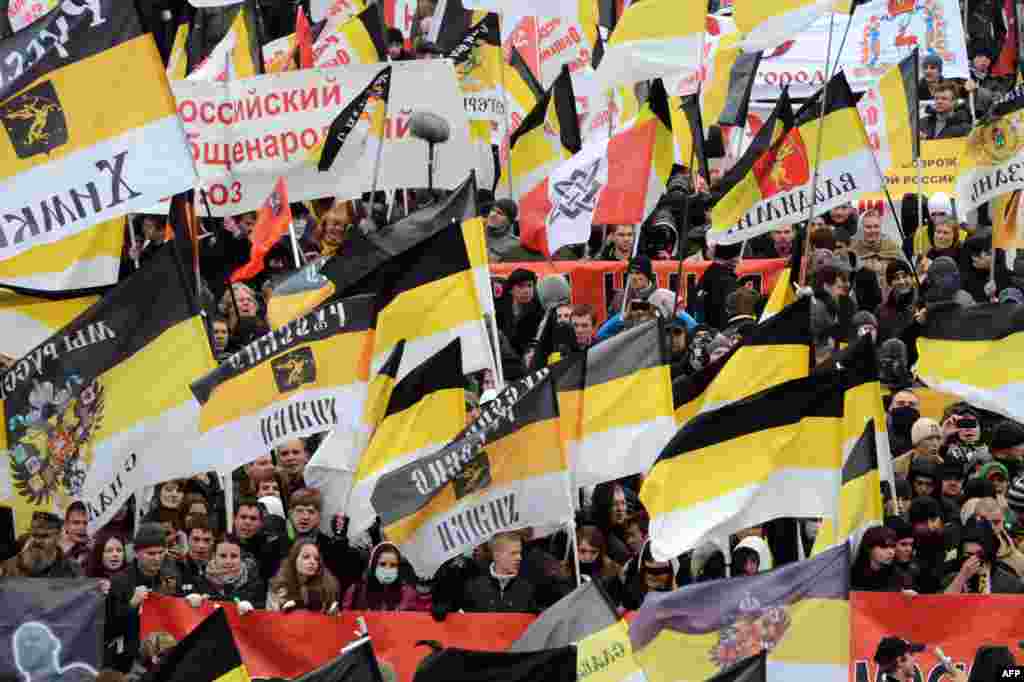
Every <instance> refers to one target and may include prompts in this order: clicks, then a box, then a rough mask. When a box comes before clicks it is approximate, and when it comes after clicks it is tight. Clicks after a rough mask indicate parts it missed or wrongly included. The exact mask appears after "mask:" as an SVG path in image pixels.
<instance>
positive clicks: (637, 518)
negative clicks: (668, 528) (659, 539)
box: [622, 509, 651, 535]
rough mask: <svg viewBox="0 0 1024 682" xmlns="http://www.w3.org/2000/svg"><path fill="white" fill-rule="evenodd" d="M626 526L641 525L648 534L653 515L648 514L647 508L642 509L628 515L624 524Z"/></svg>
mask: <svg viewBox="0 0 1024 682" xmlns="http://www.w3.org/2000/svg"><path fill="white" fill-rule="evenodd" d="M622 525H623V527H624V528H629V527H630V526H639V527H640V530H642V531H643V532H644V535H646V534H647V533H648V532H649V529H650V526H651V517H650V516H648V515H647V510H646V509H640V510H639V511H636V512H634V513H632V514H630V515H629V516H627V517H626V523H624V524H622Z"/></svg>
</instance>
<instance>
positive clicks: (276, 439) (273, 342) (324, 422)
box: [191, 296, 375, 466]
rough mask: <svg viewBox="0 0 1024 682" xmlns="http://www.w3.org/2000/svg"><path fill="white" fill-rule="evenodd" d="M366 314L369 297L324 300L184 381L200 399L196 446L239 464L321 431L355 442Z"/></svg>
mask: <svg viewBox="0 0 1024 682" xmlns="http://www.w3.org/2000/svg"><path fill="white" fill-rule="evenodd" d="M374 314H375V308H374V302H373V298H372V297H370V296H364V297H358V298H349V299H344V300H342V301H336V302H334V303H328V304H326V305H324V306H322V307H321V308H318V309H317V310H314V311H313V312H311V313H309V314H307V315H304V316H302V317H300V318H298V319H297V320H293V321H292V322H290V323H288V324H287V325H285V326H284V327H280V328H278V329H275V330H273V331H271V332H268V333H267V334H265V335H263V336H262V337H260V338H259V339H256V340H255V341H253V342H252V343H250V344H248V345H247V346H245V347H244V348H242V349H241V350H239V351H238V352H237V353H235V354H234V355H232V356H231V357H229V358H228V359H227V360H226V361H225V362H224V363H223V364H222V365H221V366H220V367H218V368H217V369H215V370H214V371H212V372H210V373H208V374H206V375H205V376H203V377H201V378H199V379H197V380H196V381H194V382H192V384H191V389H192V394H193V395H195V397H196V399H197V400H198V401H199V404H200V405H201V406H202V407H201V409H200V421H199V429H200V432H201V433H202V434H203V438H202V440H201V442H200V444H199V445H198V446H197V447H198V448H203V449H205V450H208V451H210V452H219V453H222V454H221V457H222V459H223V460H225V461H228V460H231V459H235V460H236V461H234V462H233V466H240V465H242V464H244V463H245V462H246V461H248V459H252V454H253V453H259V452H268V451H269V450H271V449H272V448H274V447H275V446H277V445H280V444H281V443H284V442H286V441H289V440H294V439H296V438H303V437H306V436H310V435H312V434H314V433H320V432H322V431H330V430H334V431H335V432H336V433H335V435H334V438H335V440H337V439H339V438H342V437H344V438H346V439H347V440H349V441H355V439H356V438H357V437H358V435H359V434H360V433H362V431H363V419H362V409H363V406H364V404H365V403H366V400H367V395H368V384H369V376H370V349H371V348H372V343H373V322H374ZM239 458H241V459H239Z"/></svg>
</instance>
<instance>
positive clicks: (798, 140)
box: [753, 128, 811, 198]
mask: <svg viewBox="0 0 1024 682" xmlns="http://www.w3.org/2000/svg"><path fill="white" fill-rule="evenodd" d="M753 171H754V177H756V178H757V184H758V185H759V186H760V188H761V195H762V196H763V197H764V198H768V197H771V196H774V195H776V194H778V193H780V192H788V191H789V190H791V189H795V188H797V187H800V186H801V185H805V184H807V183H808V182H810V179H811V164H810V162H809V161H808V158H807V145H806V144H805V143H804V139H803V136H802V135H801V134H800V130H799V129H798V128H793V129H792V130H790V131H789V133H788V134H787V135H786V136H785V137H784V138H783V139H782V140H780V141H779V143H778V144H777V145H775V147H773V148H772V149H771V150H769V151H768V153H766V154H765V155H764V156H762V157H761V158H759V159H758V160H757V161H755V162H754V167H753Z"/></svg>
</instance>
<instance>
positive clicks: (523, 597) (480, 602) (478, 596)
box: [463, 570, 540, 613]
mask: <svg viewBox="0 0 1024 682" xmlns="http://www.w3.org/2000/svg"><path fill="white" fill-rule="evenodd" d="M535 593H536V590H535V588H534V586H533V583H530V582H528V581H527V580H526V579H525V578H522V577H519V576H516V577H515V578H512V580H511V582H509V583H508V584H507V585H505V586H504V587H502V586H501V583H499V582H498V579H497V578H495V577H493V576H492V575H491V574H490V571H489V570H488V572H487V573H486V574H484V575H481V576H478V577H476V578H474V579H473V580H470V581H469V583H467V584H466V590H465V593H464V595H463V601H464V604H463V609H465V610H466V612H468V613H474V612H475V613H539V611H540V609H538V608H537V600H536V597H535Z"/></svg>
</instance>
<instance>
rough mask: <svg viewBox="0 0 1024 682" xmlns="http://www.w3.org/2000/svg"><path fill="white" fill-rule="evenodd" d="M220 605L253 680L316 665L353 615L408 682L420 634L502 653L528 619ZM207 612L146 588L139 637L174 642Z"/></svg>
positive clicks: (421, 649) (338, 642)
mask: <svg viewBox="0 0 1024 682" xmlns="http://www.w3.org/2000/svg"><path fill="white" fill-rule="evenodd" d="M224 609H225V611H226V612H227V616H228V621H229V622H230V623H231V631H232V634H234V636H235V642H237V644H238V649H239V651H241V653H242V661H243V662H244V663H245V666H246V667H247V668H248V669H249V675H250V676H251V677H252V678H253V679H260V678H263V679H266V678H274V677H276V678H294V677H298V676H299V675H302V674H304V673H307V672H309V671H310V670H313V669H314V668H317V667H319V666H321V665H323V664H324V663H326V662H327V661H329V660H331V659H332V658H334V657H335V656H336V655H337V653H338V651H339V650H340V649H341V648H342V647H343V646H345V645H346V644H348V643H349V642H350V641H352V640H353V639H355V638H356V635H355V634H354V632H355V631H357V630H359V624H358V623H357V622H356V619H357V618H363V619H365V621H366V628H367V630H368V631H369V635H370V637H371V638H372V640H373V650H374V653H375V654H376V655H377V660H378V661H379V663H380V666H381V669H382V670H383V671H384V672H385V679H390V680H394V681H395V682H412V677H413V674H414V673H415V672H416V665H417V664H418V663H419V662H420V660H421V659H422V658H423V657H424V656H426V655H427V654H429V653H430V649H429V648H428V647H425V646H416V642H418V641H420V640H434V641H437V642H440V643H441V644H442V645H444V646H452V647H462V648H467V649H485V650H487V649H489V650H492V651H504V650H505V649H507V648H508V647H509V646H511V644H512V642H514V641H515V640H516V639H517V638H518V637H519V636H520V635H522V634H523V632H524V631H525V630H526V628H527V627H528V626H529V625H530V623H532V622H533V620H534V616H532V615H527V614H512V613H509V614H504V613H502V614H492V613H488V614H483V613H480V614H476V613H474V614H462V613H453V614H451V615H449V616H448V617H447V618H446V619H445V620H444V621H443V622H440V623H438V622H436V621H435V620H434V619H433V617H431V615H430V614H429V613H413V612H408V611H407V612H402V613H396V612H377V611H367V612H364V611H343V612H342V613H341V614H340V615H337V616H323V615H320V614H317V613H312V612H310V611H293V612H291V613H276V612H273V611H254V612H252V613H249V614H246V615H245V616H243V617H239V615H238V610H237V609H236V608H235V607H234V606H233V605H225V606H224ZM212 611H213V606H212V605H210V604H209V603H207V604H204V605H203V606H202V607H201V608H198V609H193V608H192V607H191V606H189V605H188V603H187V602H186V601H185V600H184V599H173V598H170V597H164V596H158V595H156V594H152V595H150V597H149V599H147V600H146V607H145V608H144V609H143V610H142V636H143V637H145V636H146V635H147V634H149V633H150V632H155V631H159V630H162V631H164V632H169V633H170V634H171V635H173V636H174V637H176V638H177V639H178V640H179V641H180V640H181V639H182V638H183V637H184V636H185V635H186V634H187V633H188V632H190V631H191V630H192V628H194V627H196V626H197V625H199V623H200V622H201V621H202V620H203V619H204V618H206V616H208V615H209V614H210V613H211V612H212ZM388 673H391V674H390V675H389V674H388Z"/></svg>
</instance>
